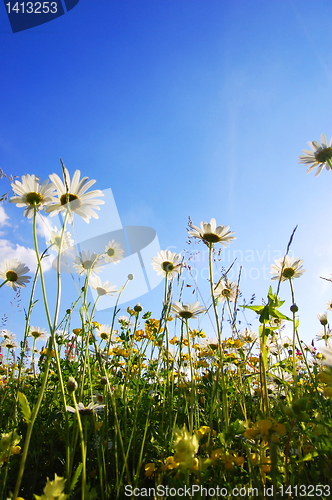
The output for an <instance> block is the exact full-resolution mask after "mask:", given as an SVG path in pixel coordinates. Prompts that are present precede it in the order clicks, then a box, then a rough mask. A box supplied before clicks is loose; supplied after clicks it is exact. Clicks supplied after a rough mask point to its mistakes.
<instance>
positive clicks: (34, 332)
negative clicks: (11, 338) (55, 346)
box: [28, 326, 49, 340]
mask: <svg viewBox="0 0 332 500" xmlns="http://www.w3.org/2000/svg"><path fill="white" fill-rule="evenodd" d="M28 337H33V338H34V339H36V340H48V338H49V334H48V333H47V331H46V330H45V329H44V328H39V326H30V328H29V333H28Z"/></svg>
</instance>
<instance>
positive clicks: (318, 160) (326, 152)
mask: <svg viewBox="0 0 332 500" xmlns="http://www.w3.org/2000/svg"><path fill="white" fill-rule="evenodd" d="M320 140H321V144H319V142H317V141H311V142H308V144H309V146H310V147H311V149H312V151H310V150H309V149H304V150H303V153H305V154H304V155H301V156H299V163H304V164H306V165H309V168H308V169H307V174H308V173H309V172H311V171H312V170H313V169H314V168H316V167H318V168H317V171H316V174H315V176H316V177H317V176H318V175H319V174H320V173H321V171H322V170H323V168H324V167H325V168H326V170H332V139H330V142H329V144H327V140H326V136H325V134H322V135H321V139H320Z"/></svg>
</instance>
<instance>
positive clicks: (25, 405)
mask: <svg viewBox="0 0 332 500" xmlns="http://www.w3.org/2000/svg"><path fill="white" fill-rule="evenodd" d="M18 402H19V405H20V408H21V411H22V413H23V417H24V420H25V421H26V423H27V424H28V423H29V422H30V420H31V409H30V405H29V402H28V400H27V397H26V395H25V394H23V392H19V393H18Z"/></svg>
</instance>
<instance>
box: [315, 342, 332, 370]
mask: <svg viewBox="0 0 332 500" xmlns="http://www.w3.org/2000/svg"><path fill="white" fill-rule="evenodd" d="M318 349H319V352H321V353H322V354H323V356H324V359H322V360H320V364H321V365H323V366H330V367H332V346H331V345H330V344H328V345H327V346H325V347H319V348H318Z"/></svg>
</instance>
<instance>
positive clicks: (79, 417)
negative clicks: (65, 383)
mask: <svg viewBox="0 0 332 500" xmlns="http://www.w3.org/2000/svg"><path fill="white" fill-rule="evenodd" d="M72 398H73V401H74V407H75V412H76V417H77V424H78V429H79V433H80V438H81V452H82V492H81V499H82V500H84V499H85V487H86V440H85V434H86V426H84V431H85V432H83V426H82V420H81V415H80V412H79V409H78V406H77V401H76V396H75V392H74V391H73V392H72Z"/></svg>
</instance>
